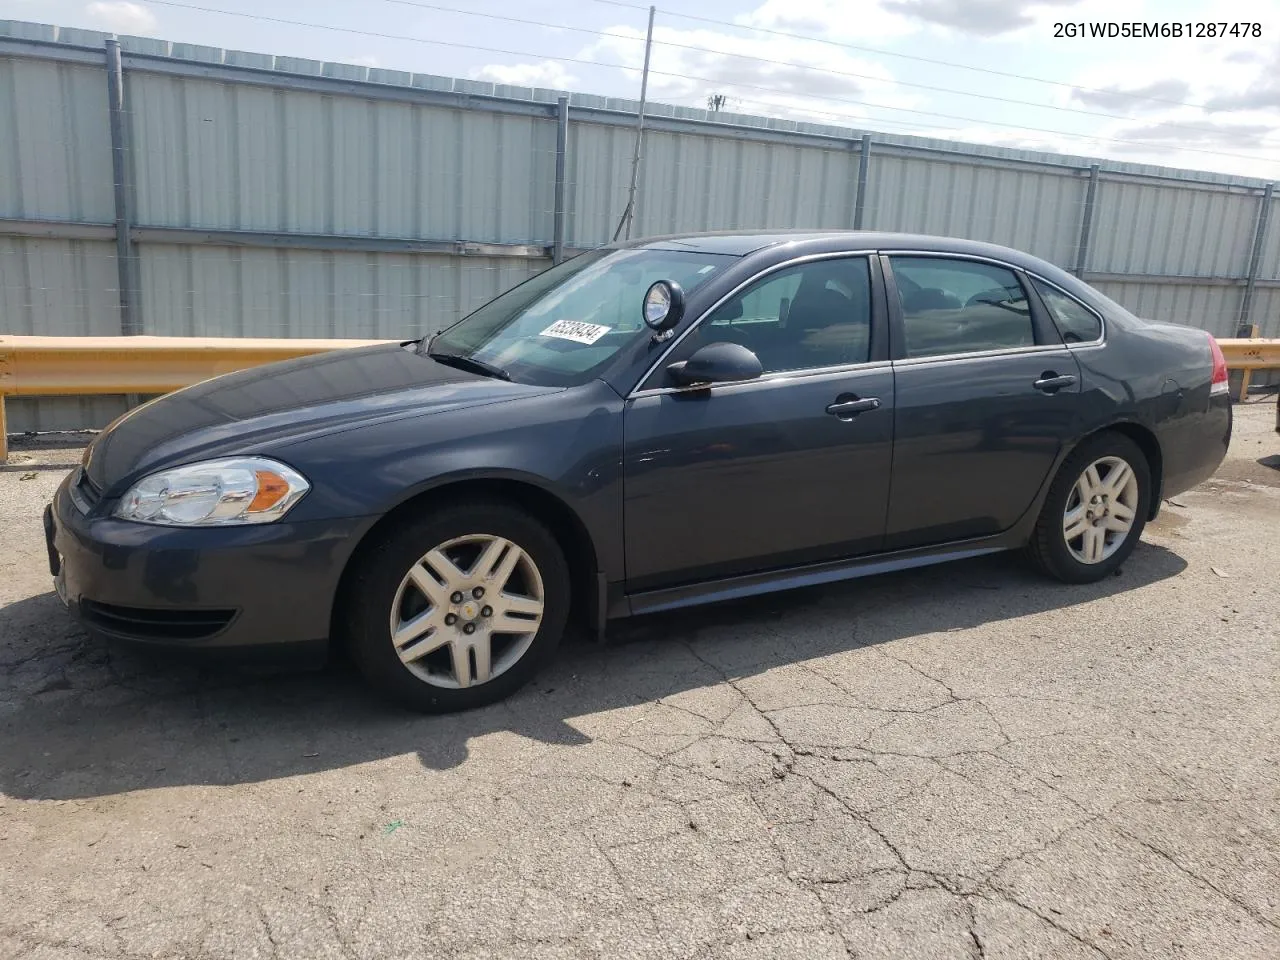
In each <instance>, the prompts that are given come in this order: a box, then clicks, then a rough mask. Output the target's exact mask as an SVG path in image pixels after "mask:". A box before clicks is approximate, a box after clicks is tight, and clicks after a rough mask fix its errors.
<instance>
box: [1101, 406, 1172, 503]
mask: <svg viewBox="0 0 1280 960" xmlns="http://www.w3.org/2000/svg"><path fill="white" fill-rule="evenodd" d="M1108 430H1110V431H1112V432H1114V433H1120V434H1123V435H1124V436H1126V437H1128V438H1129V439H1130V440H1132V441H1133V442H1134V443H1136V444H1137V445H1138V449H1140V450H1141V451H1142V453H1143V455H1144V456H1145V457H1146V458H1147V466H1148V467H1149V468H1150V470H1151V506H1150V508H1149V510H1148V516H1147V519H1148V520H1154V519H1155V518H1156V514H1157V513H1159V511H1160V501H1161V496H1160V495H1161V491H1162V490H1163V489H1164V454H1163V453H1161V452H1160V441H1159V440H1157V439H1156V435H1155V434H1154V433H1152V432H1151V431H1150V430H1148V429H1147V428H1146V427H1144V426H1142V425H1141V424H1139V423H1133V422H1131V421H1126V422H1123V423H1113V424H1111V425H1110V426H1109V427H1105V428H1103V429H1102V430H1098V431H1096V432H1095V433H1093V434H1090V436H1097V435H1098V434H1099V433H1104V432H1106V431H1108ZM1086 439H1088V438H1086Z"/></svg>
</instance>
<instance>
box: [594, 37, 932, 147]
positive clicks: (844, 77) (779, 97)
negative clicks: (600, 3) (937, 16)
mask: <svg viewBox="0 0 1280 960" xmlns="http://www.w3.org/2000/svg"><path fill="white" fill-rule="evenodd" d="M643 40H644V35H643V33H642V32H640V31H639V30H636V29H635V28H632V27H616V28H614V29H612V30H610V31H608V36H606V37H604V38H603V39H601V40H599V41H597V42H596V43H594V44H592V46H590V47H589V48H588V49H587V50H585V51H584V52H583V56H584V57H585V58H589V59H598V60H602V61H608V62H612V63H620V64H624V65H625V66H626V67H627V71H626V75H627V77H628V79H629V80H631V82H632V83H634V84H635V89H636V90H637V92H638V89H639V80H640V68H641V66H642V64H643V61H644V42H643ZM713 94H722V95H724V96H725V97H727V98H728V100H729V104H728V107H727V109H731V110H736V111H741V112H743V113H754V114H765V115H771V116H785V117H789V118H791V119H804V120H816V121H819V122H825V123H834V124H845V125H849V124H853V125H858V124H859V123H860V122H861V121H863V120H865V118H866V117H867V116H868V113H869V110H870V109H871V108H872V107H874V106H875V105H887V106H907V105H911V104H914V103H915V102H917V98H916V97H914V96H913V95H911V94H909V93H906V92H904V91H903V90H902V89H901V88H900V87H898V86H896V85H895V84H894V83H893V75H892V74H891V73H890V72H889V70H888V69H887V68H885V67H884V66H883V65H882V64H880V63H876V62H874V61H871V60H868V59H864V58H860V57H857V56H854V55H853V54H852V53H850V52H849V51H847V50H843V49H840V48H839V47H835V46H831V45H829V44H815V43H812V42H809V41H804V40H793V39H790V38H787V37H781V38H779V37H768V36H761V35H756V36H751V37H743V36H737V35H731V34H728V33H722V32H718V31H714V30H679V29H674V28H670V27H658V28H657V29H655V31H654V47H653V56H652V62H651V64H650V77H649V96H650V98H651V99H653V100H655V101H659V102H667V103H677V104H682V105H685V106H697V107H702V106H705V105H706V100H707V97H708V96H711V95H713Z"/></svg>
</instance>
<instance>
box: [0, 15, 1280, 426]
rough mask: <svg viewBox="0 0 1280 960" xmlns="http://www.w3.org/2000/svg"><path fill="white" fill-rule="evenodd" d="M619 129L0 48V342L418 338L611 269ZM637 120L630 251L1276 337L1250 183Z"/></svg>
mask: <svg viewBox="0 0 1280 960" xmlns="http://www.w3.org/2000/svg"><path fill="white" fill-rule="evenodd" d="M635 110H636V104H634V103H632V102H630V101H625V100H613V99H606V98H603V97H595V96H587V95H581V94H574V95H572V96H566V95H564V94H560V93H558V92H557V91H551V90H540V89H528V88H521V87H510V86H501V85H498V86H495V85H493V84H489V83H480V82H475V81H466V80H455V79H450V78H443V77H436V76H430V75H423V74H408V73H401V72H398V71H391V70H379V69H371V68H367V67H357V66H350V65H344V64H332V63H318V62H315V61H309V60H299V59H296V58H290V57H283V56H276V57H273V56H269V55H264V54H253V53H241V52H237V51H230V50H219V49H213V48H208V47H199V46H193V45H190V44H176V43H172V44H171V43H167V42H164V41H158V40H152V39H144V38H135V37H122V38H120V40H119V43H118V44H116V43H115V42H113V41H111V40H110V39H109V38H108V37H107V35H105V34H98V33H93V32H90V31H83V30H69V29H60V28H56V27H50V26H44V25H39V24H28V23H20V22H0V332H6V333H19V334H21V333H40V334H117V333H148V334H179V335H206V336H219V335H222V336H308V337H397V336H409V335H414V334H416V333H418V332H420V331H428V330H431V329H434V328H436V327H439V326H442V325H444V324H445V323H447V322H449V321H451V320H452V319H454V318H456V317H457V316H459V315H460V314H461V313H464V312H466V311H467V310H469V309H471V308H473V307H475V306H477V305H479V304H480V303H482V302H484V301H485V300H487V299H489V298H490V297H492V296H494V295H496V294H497V293H499V292H500V291H502V290H504V289H506V288H508V287H510V286H511V285H513V284H515V283H516V282H518V281H520V280H522V279H524V278H526V277H527V276H529V275H531V274H532V273H535V272H537V271H538V270H541V269H543V268H544V267H545V266H547V265H548V264H549V263H550V262H551V258H552V256H553V254H554V251H555V250H556V249H557V247H559V248H562V249H565V250H568V251H570V252H571V251H572V250H574V249H581V248H587V247H592V246H597V245H599V244H601V243H606V242H608V240H609V239H610V237H611V235H612V232H613V229H614V227H615V226H616V224H617V220H618V217H619V216H620V214H621V212H622V208H623V206H624V205H625V202H626V195H625V192H626V187H627V183H628V175H629V164H630V157H631V150H632V143H633V139H632V138H633V131H632V127H633V125H634V122H635ZM647 116H648V117H649V119H648V121H647V124H648V126H649V131H648V132H647V134H646V139H645V149H644V162H643V166H642V168H641V183H640V193H639V199H638V206H637V212H636V221H635V226H634V230H633V233H634V234H635V235H652V234H662V233H672V232H679V231H694V230H712V229H729V228H754V227H775V228H786V227H829V228H849V227H864V228H867V229H883V230H905V231H919V232H925V233H936V234H947V235H953V236H962V237H970V238H973V239H979V240H990V241H993V242H997V243H1003V244H1007V245H1009V246H1013V247H1018V248H1020V249H1024V250H1027V251H1028V252H1031V253H1034V254H1037V255H1039V256H1041V257H1044V258H1045V259H1048V260H1051V261H1053V262H1055V263H1057V264H1059V265H1061V266H1063V267H1065V268H1067V269H1070V270H1073V271H1074V272H1076V273H1078V274H1080V275H1082V276H1083V277H1084V278H1085V279H1086V280H1089V281H1090V282H1092V283H1094V284H1095V285H1096V286H1097V287H1098V288H1099V289H1101V290H1103V291H1104V292H1106V293H1107V294H1108V295H1109V296H1111V297H1113V298H1114V299H1116V300H1118V301H1119V302H1121V303H1123V304H1125V305H1126V306H1128V307H1129V308H1130V309H1131V310H1133V311H1134V312H1136V313H1138V314H1140V315H1143V316H1147V317H1151V318H1153V319H1158V320H1167V321H1172V322H1175V323H1183V324H1193V325H1195V326H1199V327H1203V328H1205V329H1207V330H1209V331H1211V332H1213V333H1215V334H1219V335H1230V334H1232V333H1234V332H1235V330H1236V327H1237V324H1238V323H1240V322H1242V321H1244V320H1246V319H1247V320H1249V321H1251V322H1253V323H1257V324H1259V325H1260V326H1261V327H1262V330H1263V333H1264V334H1265V335H1269V336H1280V216H1277V215H1276V211H1275V210H1274V207H1275V206H1276V204H1277V203H1278V202H1280V200H1277V199H1275V198H1273V195H1272V192H1271V188H1270V186H1269V185H1268V184H1266V183H1265V182H1263V181H1259V180H1250V179H1246V178H1241V177H1232V176H1227V175H1220V174H1212V173H1193V172H1187V171H1178V170H1170V169H1165V168H1159V167H1149V166H1141V165H1137V164H1125V163H1116V162H1111V161H1101V160H1099V161H1092V160H1089V159H1085V158H1079V157H1068V156H1061V155H1056V154H1044V153H1031V152H1025V151H1014V150H1006V149H998V148H985V147H976V146H972V145H966V144H959V143H954V142H949V141H942V140H930V139H924V138H918V137H904V136H896V135H891V134H880V133H875V134H867V133H865V132H864V131H861V130H852V129H846V128H838V127H829V126H823V125H818V124H807V123H795V122H791V121H784V120H766V119H762V118H759V117H746V116H738V115H725V114H719V113H717V114H710V113H707V112H706V111H703V110H695V109H690V108H684V107H669V106H662V105H651V106H650V108H649V111H648V113H647ZM113 163H114V167H113ZM113 169H116V170H118V174H113ZM125 402H126V400H125V398H95V399H87V400H83V401H76V400H56V399H47V400H41V401H39V402H38V403H37V402H36V401H26V402H23V401H17V402H14V403H12V404H11V423H12V425H13V426H12V429H16V430H24V429H65V428H75V427H84V426H97V425H101V424H102V423H104V422H105V421H106V420H108V419H110V418H111V417H112V416H114V415H115V414H116V413H118V412H119V411H120V410H122V409H123V406H124V404H125Z"/></svg>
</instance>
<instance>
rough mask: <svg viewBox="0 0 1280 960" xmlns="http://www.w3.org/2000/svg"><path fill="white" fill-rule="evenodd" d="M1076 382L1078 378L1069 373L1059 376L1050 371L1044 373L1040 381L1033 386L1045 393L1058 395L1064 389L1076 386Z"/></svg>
mask: <svg viewBox="0 0 1280 960" xmlns="http://www.w3.org/2000/svg"><path fill="white" fill-rule="evenodd" d="M1075 382H1076V378H1075V377H1073V376H1072V375H1071V374H1069V373H1067V374H1063V375H1062V376H1058V375H1057V374H1056V373H1054V372H1053V371H1051V370H1048V371H1045V372H1044V373H1042V374H1041V375H1040V379H1039V380H1037V381H1036V382H1035V383H1033V384H1032V386H1033V387H1035V388H1036V389H1037V390H1041V391H1043V392H1045V393H1057V392H1058V391H1059V390H1061V389H1062V388H1063V387H1071V386H1074V385H1075Z"/></svg>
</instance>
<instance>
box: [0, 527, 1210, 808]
mask: <svg viewBox="0 0 1280 960" xmlns="http://www.w3.org/2000/svg"><path fill="white" fill-rule="evenodd" d="M1185 567H1186V563H1185V562H1184V561H1183V560H1182V559H1181V558H1180V557H1178V556H1177V555H1176V554H1174V553H1172V552H1170V551H1169V550H1166V549H1165V548H1163V547H1159V546H1155V545H1152V544H1149V543H1141V544H1139V546H1138V549H1137V550H1136V551H1135V553H1134V555H1133V557H1131V558H1130V560H1129V561H1128V563H1127V564H1126V565H1125V567H1124V568H1123V570H1122V571H1121V572H1120V573H1119V574H1117V575H1116V576H1114V577H1108V578H1107V579H1106V580H1104V581H1103V582H1100V583H1096V584H1090V585H1083V586H1065V585H1062V584H1059V583H1054V582H1050V581H1048V580H1045V579H1043V578H1041V577H1039V576H1037V575H1035V574H1034V573H1031V572H1030V571H1028V570H1026V569H1024V568H1023V566H1022V564H1021V562H1020V561H1019V560H1018V558H1017V557H1016V556H1014V555H999V556H995V557H987V558H982V559H978V560H971V561H963V562H957V563H950V564H944V565H941V566H936V567H930V568H925V569H921V570H914V571H906V572H903V573H898V574H889V575H883V576H879V577H872V578H867V579H862V580H854V581H848V582H845V583H838V584H829V585H826V586H822V587H812V588H807V589H803V590H797V591H790V592H787V593H778V594H772V595H769V596H765V597H758V598H753V599H750V600H742V601H735V602H732V603H726V604H718V605H715V606H710V607H704V608H700V609H697V610H692V611H688V612H681V613H673V614H661V615H653V616H649V617H644V618H637V619H635V620H631V621H623V622H619V623H616V624H614V625H613V627H612V628H611V631H610V638H609V641H608V642H607V643H605V644H594V643H587V642H585V641H584V642H578V643H571V644H568V645H567V646H566V647H563V648H562V649H561V651H560V654H559V656H558V658H557V660H556V662H555V663H554V664H553V665H551V666H550V667H548V668H547V669H546V670H544V671H543V672H542V673H541V674H540V675H539V676H538V677H537V678H536V679H535V680H534V682H533V683H531V684H530V685H529V686H527V687H526V688H525V689H523V690H521V691H520V692H518V693H517V694H516V695H515V696H513V697H511V698H510V699H508V700H507V701H505V702H503V703H500V704H496V705H494V706H491V707H486V708H483V709H479V710H474V711H470V712H466V713H460V714H453V715H447V716H437V717H432V716H419V715H416V714H410V713H406V712H405V711H403V710H400V709H398V708H396V707H394V706H391V705H389V704H387V703H385V702H383V701H380V700H379V699H377V698H376V696H375V695H374V694H372V693H371V692H369V691H368V690H367V689H366V688H365V686H364V685H363V683H362V682H361V680H360V678H359V677H358V676H357V675H356V674H355V671H354V669H353V668H352V667H351V666H350V665H349V663H347V662H346V661H345V660H343V659H337V660H335V661H334V662H333V663H331V664H330V666H329V667H327V668H326V669H325V670H323V671H319V672H310V673H297V672H294V673H275V674H266V675H263V674H262V673H261V672H246V671H244V670H242V669H233V668H229V667H211V666H208V665H200V664H193V663H191V662H189V661H188V660H184V659H183V658H177V659H174V658H172V657H156V656H154V655H149V656H144V655H140V654H138V653H136V652H134V651H132V650H123V649H118V648H116V647H113V646H108V645H106V644H104V643H102V642H101V641H98V640H96V639H92V638H89V637H87V636H85V635H84V634H83V633H82V632H81V631H80V630H79V628H77V627H76V626H75V625H74V624H72V623H71V621H70V620H69V619H68V618H67V617H66V614H65V613H64V611H63V610H62V609H61V607H60V604H59V603H58V601H57V599H56V598H55V597H54V596H53V595H52V594H46V595H41V596H37V597H33V598H30V599H26V600H22V601H19V602H17V603H14V604H10V605H8V606H6V607H4V608H0V744H3V749H2V750H0V792H3V793H4V794H7V795H8V796H10V797H15V798H24V799H59V800H61V799H75V798H91V797H103V796H109V795H113V794H117V793H121V792H125V791H131V790H140V789H151V788H160V787H171V786H184V785H229V784H240V783H253V782H260V781H265V780H272V779H275V778H279V777H289V776H297V775H300V774H310V773H316V772H321V771H325V770H331V769H337V768H343V767H348V766H352V765H354V764H360V763H366V762H369V761H373V760H378V759H382V758H386V757H391V756H400V755H405V754H411V753H412V754H416V755H417V757H418V759H419V760H420V762H421V763H422V765H423V766H424V767H425V768H428V769H431V770H447V769H451V768H453V767H456V766H458V765H459V764H461V763H463V761H465V760H466V759H467V757H468V755H469V749H470V746H469V745H470V743H471V741H472V740H474V739H476V738H479V737H483V736H484V735H486V734H489V733H494V732H497V731H505V732H509V733H514V734H517V735H519V736H522V737H526V738H530V739H532V740H536V741H541V742H543V743H549V744H563V745H574V744H583V743H588V742H590V738H589V737H588V736H587V735H585V734H584V733H582V732H581V731H580V730H579V729H578V728H577V727H576V726H575V724H574V719H575V718H578V717H585V716H587V715H589V714H599V713H601V712H606V711H610V710H617V709H621V708H626V707H634V706H635V705H637V704H643V703H647V702H653V701H656V700H660V699H662V698H664V697H670V696H672V695H674V694H678V693H682V692H685V691H693V690H697V689H699V688H703V687H710V686H714V685H716V684H718V683H720V682H722V681H723V680H724V679H725V677H726V676H733V677H735V678H746V677H751V676H754V675H757V674H760V673H763V672H765V671H768V670H770V669H772V668H775V667H778V666H782V665H786V664H791V663H798V662H803V661H806V660H810V659H814V658H819V657H824V656H828V655H831V654H834V653H838V652H841V651H847V650H851V649H854V648H858V647H867V646H871V645H876V644H883V643H892V642H893V641H895V640H899V639H902V638H905V637H911V636H915V635H919V634H924V633H933V634H936V633H940V632H945V631H955V630H963V629H966V628H971V627H975V626H978V625H981V624H984V623H993V622H998V621H1004V620H1013V619H1015V618H1018V617H1025V616H1026V615H1028V614H1034V613H1037V612H1041V611H1046V610H1051V609H1061V608H1068V607H1071V606H1074V605H1077V604H1084V603H1089V602H1091V601H1094V600H1097V599H1099V598H1102V597H1106V596H1110V595H1113V594H1116V593H1120V592H1124V591H1129V590H1134V589H1138V588H1141V587H1144V586H1147V585H1149V584H1152V583H1155V582H1158V581H1161V580H1164V579H1166V578H1169V577H1173V576H1175V575H1177V574H1178V573H1179V572H1181V571H1182V570H1183V569H1185ZM957 654H958V655H959V651H957Z"/></svg>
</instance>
